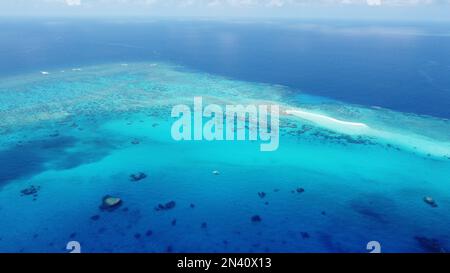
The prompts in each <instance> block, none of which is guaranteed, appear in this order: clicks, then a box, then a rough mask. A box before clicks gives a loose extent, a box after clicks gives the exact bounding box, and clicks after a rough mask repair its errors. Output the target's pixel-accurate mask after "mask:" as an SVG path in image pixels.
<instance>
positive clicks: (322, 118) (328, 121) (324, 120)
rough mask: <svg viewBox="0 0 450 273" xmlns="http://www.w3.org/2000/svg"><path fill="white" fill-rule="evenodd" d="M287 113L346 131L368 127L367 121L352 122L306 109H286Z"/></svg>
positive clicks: (355, 130)
mask: <svg viewBox="0 0 450 273" xmlns="http://www.w3.org/2000/svg"><path fill="white" fill-rule="evenodd" d="M285 112H286V114H288V115H293V116H297V117H299V118H302V119H306V120H309V121H312V122H314V123H316V124H318V125H320V126H322V127H325V128H328V129H332V130H335V129H337V130H338V131H345V132H347V133H352V132H353V133H361V129H368V128H369V126H367V125H366V124H365V123H360V122H350V121H343V120H339V119H336V118H333V117H330V116H326V115H322V114H317V113H313V112H308V111H304V110H298V109H296V110H286V111H285Z"/></svg>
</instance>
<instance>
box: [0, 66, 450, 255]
mask: <svg viewBox="0 0 450 273" xmlns="http://www.w3.org/2000/svg"><path fill="white" fill-rule="evenodd" d="M47 72H48V73H31V74H23V75H18V76H14V77H8V78H3V79H2V81H1V83H0V113H1V118H0V132H1V135H2V138H1V139H0V162H1V168H0V219H2V221H1V225H0V252H67V250H66V249H65V247H66V244H67V242H69V241H74V240H75V241H79V242H80V244H81V247H82V251H83V252H170V251H173V252H367V250H366V244H367V243H368V242H369V241H374V240H375V241H379V242H380V244H381V246H382V251H384V252H430V251H432V252H433V251H448V250H449V249H450V238H449V236H450V235H449V234H450V216H449V215H450V214H449V211H450V198H449V197H450V185H449V183H450V180H449V173H450V134H449V132H450V122H449V121H448V120H446V119H439V118H433V117H429V116H418V115H415V114H406V113H400V112H394V111H391V110H387V109H383V108H379V107H363V106H358V105H350V104H346V103H343V102H339V101H335V100H331V99H326V98H321V97H315V96H310V95H307V94H304V93H301V92H298V90H293V89H290V88H287V87H284V86H278V85H270V84H265V83H255V82H245V81H238V80H235V79H232V78H225V77H221V76H217V75H211V74H207V73H202V72H201V71H196V70H192V69H189V68H188V67H182V66H178V65H174V64H168V63H160V62H157V63H150V62H149V63H129V64H121V63H109V64H101V65H96V66H86V67H66V68H62V69H59V70H53V71H47ZM194 96H202V97H203V99H204V102H205V104H206V103H208V102H214V103H218V104H221V105H224V104H226V103H241V104H250V103H254V104H261V103H275V104H279V105H280V106H281V108H282V115H281V126H280V144H279V145H280V146H279V149H278V150H277V151H275V152H271V153H263V152H260V143H259V142H250V141H241V142H238V141H216V142H206V141H200V142H176V141H174V140H172V137H171V134H170V129H171V125H172V123H173V122H174V119H172V118H171V117H170V111H171V109H172V107H173V106H174V105H176V104H179V103H185V104H189V105H190V104H192V101H193V97H194ZM287 110H296V111H302V112H307V113H313V115H304V114H303V115H292V114H287V112H286V111H287ZM345 122H347V123H350V122H352V123H362V124H364V125H365V127H364V128H357V127H355V126H352V125H348V124H347V123H345ZM214 171H218V172H219V175H216V174H214V173H213V172H214ZM140 172H142V173H145V174H146V175H147V177H146V178H145V179H143V180H140V181H138V182H134V181H131V180H130V175H132V174H137V173H140ZM31 186H34V187H35V188H36V189H37V193H35V194H22V193H21V191H22V190H24V189H30V187H31ZM31 189H32V188H31ZM300 189H303V190H304V191H301V190H300ZM297 190H299V191H297ZM261 192H264V193H265V196H264V197H261V196H260V195H259V194H258V193H261ZM105 195H111V196H116V197H120V198H121V199H122V201H123V203H122V205H121V206H120V207H119V208H117V209H115V210H113V211H104V210H101V209H100V208H99V206H100V205H101V203H102V198H103V197H104V196H105ZM426 196H430V197H432V198H433V199H434V200H435V202H436V204H437V205H438V206H437V207H432V206H430V205H429V204H427V203H425V202H424V200H423V199H424V197H426ZM170 201H175V202H176V206H175V207H174V208H172V209H167V210H156V209H155V207H157V206H158V205H159V204H166V203H168V202H170ZM255 215H258V216H260V218H261V221H260V222H252V221H251V218H252V217H253V216H255Z"/></svg>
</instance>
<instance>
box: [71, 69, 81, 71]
mask: <svg viewBox="0 0 450 273" xmlns="http://www.w3.org/2000/svg"><path fill="white" fill-rule="evenodd" d="M72 71H82V69H81V68H72Z"/></svg>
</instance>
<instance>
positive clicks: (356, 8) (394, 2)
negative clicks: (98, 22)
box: [0, 0, 450, 20]
mask: <svg viewBox="0 0 450 273" xmlns="http://www.w3.org/2000/svg"><path fill="white" fill-rule="evenodd" d="M0 15H2V16H8V15H11V16H46V15H49V16H116V15H125V16H187V17H189V16H205V17H211V16H212V17H221V16H239V17H241V16H244V17H286V18H310V17H317V18H332V17H336V18H350V19H351V18H368V19H377V18H378V19H408V20H414V19H420V20H450V0H2V1H1V2H0Z"/></svg>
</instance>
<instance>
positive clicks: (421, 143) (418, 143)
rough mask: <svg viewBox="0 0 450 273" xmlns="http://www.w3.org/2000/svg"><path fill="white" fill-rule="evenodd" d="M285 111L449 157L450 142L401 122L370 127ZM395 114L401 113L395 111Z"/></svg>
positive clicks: (323, 125)
mask: <svg viewBox="0 0 450 273" xmlns="http://www.w3.org/2000/svg"><path fill="white" fill-rule="evenodd" d="M377 110H379V109H377ZM377 110H375V111H377ZM285 113H286V114H288V115H292V116H295V117H297V118H300V119H304V120H307V121H310V122H312V123H314V124H315V125H316V126H318V127H321V128H325V129H329V130H332V131H334V132H337V133H342V134H347V135H361V136H367V137H370V138H373V139H378V140H379V141H380V142H382V143H385V144H391V145H396V146H399V147H400V148H402V149H406V150H410V151H412V152H416V153H422V154H426V155H430V156H437V157H442V156H444V157H450V142H447V141H439V140H435V139H432V138H430V137H427V136H423V135H418V134H416V133H413V132H411V131H408V128H407V126H406V127H405V128H401V127H402V124H399V125H398V127H399V128H392V127H389V126H383V125H381V124H376V125H374V127H371V126H369V125H368V124H366V123H361V122H354V121H343V120H340V119H337V118H334V117H332V116H330V115H326V114H322V113H321V114H318V113H316V112H311V111H306V110H303V109H291V110H285ZM380 115H381V113H380ZM397 115H402V114H401V113H397Z"/></svg>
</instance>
